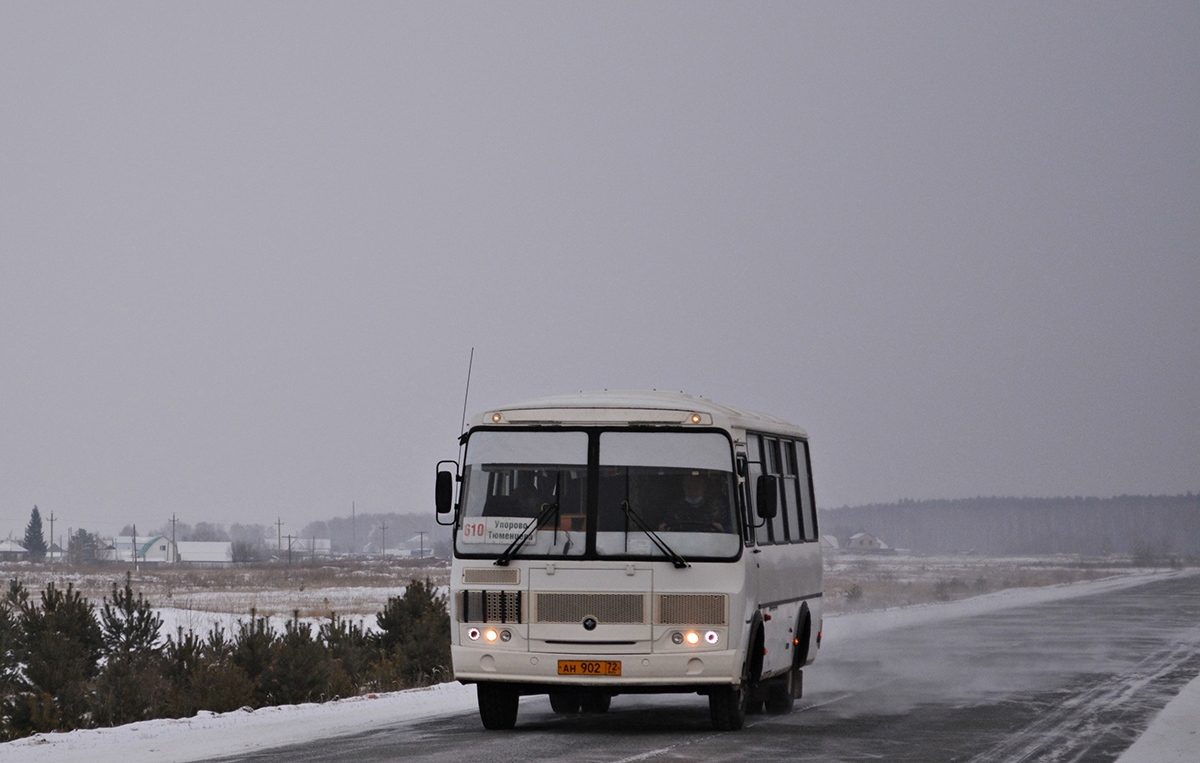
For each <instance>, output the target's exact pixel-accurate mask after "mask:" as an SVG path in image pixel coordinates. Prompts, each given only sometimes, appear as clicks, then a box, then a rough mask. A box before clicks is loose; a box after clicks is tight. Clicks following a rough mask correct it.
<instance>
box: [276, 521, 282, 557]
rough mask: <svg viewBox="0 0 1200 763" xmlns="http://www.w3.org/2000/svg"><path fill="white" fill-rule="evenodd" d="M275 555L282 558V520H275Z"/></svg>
mask: <svg viewBox="0 0 1200 763" xmlns="http://www.w3.org/2000/svg"><path fill="white" fill-rule="evenodd" d="M275 534H276V538H275V554H276V555H277V556H278V557H279V558H283V520H282V519H276V520H275Z"/></svg>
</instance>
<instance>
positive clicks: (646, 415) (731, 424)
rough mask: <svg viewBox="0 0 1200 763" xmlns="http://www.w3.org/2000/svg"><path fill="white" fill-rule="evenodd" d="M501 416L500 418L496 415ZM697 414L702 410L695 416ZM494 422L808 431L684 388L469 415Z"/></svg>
mask: <svg viewBox="0 0 1200 763" xmlns="http://www.w3.org/2000/svg"><path fill="white" fill-rule="evenodd" d="M497 415H498V416H499V420H497V419H496V418H495V416H497ZM693 416H699V417H700V421H695V420H694V419H693ZM492 424H531V425H535V424H652V425H653V424H659V425H671V424H676V425H687V424H696V425H701V426H705V425H707V426H716V427H722V428H726V429H732V428H738V429H752V430H760V431H773V432H781V433H786V434H790V435H794V436H799V437H807V434H806V433H805V431H804V430H803V429H801V428H800V427H798V426H796V425H795V424H791V423H789V422H787V421H784V420H783V419H780V418H777V417H775V416H769V415H767V414H765V413H758V412H757V411H751V410H747V409H745V408H734V407H732V406H728V405H721V404H719V403H714V402H713V401H711V400H709V399H707V398H703V397H699V396H697V395H687V394H684V393H682V392H659V391H657V390H653V391H609V390H605V391H603V392H580V393H577V394H573V395H556V396H553V397H540V398H535V399H533V400H525V401H523V402H519V403H510V404H508V405H502V406H498V407H496V408H491V409H489V410H487V411H484V412H482V413H479V414H476V415H475V416H472V417H471V426H472V427H476V426H489V425H492Z"/></svg>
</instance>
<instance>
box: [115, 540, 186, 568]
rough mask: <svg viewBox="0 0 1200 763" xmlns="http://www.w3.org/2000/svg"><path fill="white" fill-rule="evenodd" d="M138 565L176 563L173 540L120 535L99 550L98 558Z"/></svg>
mask: <svg viewBox="0 0 1200 763" xmlns="http://www.w3.org/2000/svg"><path fill="white" fill-rule="evenodd" d="M135 553H136V561H137V563H138V564H169V563H172V562H174V561H175V550H174V549H173V548H172V547H171V539H170V538H167V537H166V536H163V535H153V536H148V537H147V536H137V537H136V538H135V537H132V536H129V535H118V536H116V537H114V538H111V539H110V540H109V542H107V543H106V544H105V545H104V548H101V549H97V552H96V557H97V558H98V559H101V560H104V561H108V562H133V561H134V560H135V559H134V557H135Z"/></svg>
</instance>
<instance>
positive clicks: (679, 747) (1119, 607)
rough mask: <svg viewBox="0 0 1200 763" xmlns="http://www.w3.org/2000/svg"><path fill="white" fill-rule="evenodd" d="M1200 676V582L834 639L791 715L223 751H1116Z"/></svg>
mask: <svg viewBox="0 0 1200 763" xmlns="http://www.w3.org/2000/svg"><path fill="white" fill-rule="evenodd" d="M1197 674H1200V577H1194V576H1189V577H1180V578H1172V579H1166V580H1157V581H1154V582H1150V583H1147V584H1145V585H1142V586H1138V587H1134V588H1128V589H1124V590H1120V591H1115V592H1108V593H1104V594H1098V595H1092V596H1084V597H1079V598H1074V599H1067V600H1063V601H1056V602H1053V603H1048V604H1038V605H1031V606H1025V607H1019V608H1015V609H1008V610H1005V611H1001V612H993V613H991V614H986V615H978V616H974V617H968V618H963V619H959V620H952V621H948V622H941V623H937V624H931V625H923V626H917V627H910V628H905V629H902V630H896V631H891V632H888V633H883V634H876V635H872V636H864V637H861V638H853V639H848V640H843V641H842V642H841V643H837V642H832V641H831V642H828V643H827V644H826V646H825V647H824V648H823V649H822V650H821V653H820V654H819V656H818V660H817V663H816V664H815V665H813V666H811V667H810V668H808V669H807V670H806V671H805V684H806V685H805V696H804V698H803V699H802V700H800V701H798V702H797V703H796V708H795V710H793V712H792V713H790V714H788V715H786V716H768V715H752V716H749V717H748V718H747V724H746V728H744V729H743V730H742V731H740V732H727V733H718V732H714V731H713V730H712V729H711V727H710V725H709V720H708V704H707V700H706V699H705V698H703V697H698V696H694V695H676V696H636V695H635V696H619V697H616V698H615V699H614V700H613V703H612V709H611V710H610V711H609V712H608V713H607V714H605V715H590V716H556V715H554V714H553V713H552V712H551V710H550V705H549V702H548V701H547V700H546V698H545V697H526V698H524V699H522V701H521V711H520V716H519V718H518V721H517V728H516V729H514V730H512V731H508V732H487V731H485V730H484V729H483V727H482V726H481V725H480V723H479V719H478V717H477V716H476V715H475V714H473V713H472V714H462V715H456V716H450V717H445V718H442V719H438V720H436V721H422V722H419V723H410V724H401V725H396V726H393V727H387V728H378V729H374V730H372V731H368V732H365V733H362V734H359V735H356V736H351V737H342V738H338V739H330V740H325V741H322V742H319V743H315V744H305V745H298V746H295V747H288V748H277V749H273V750H265V751H262V752H259V753H256V754H253V755H250V756H244V757H238V758H229V759H227V760H230V761H234V760H236V761H256V762H263V761H340V760H354V761H384V760H395V759H398V758H404V759H405V760H413V761H463V760H482V761H486V762H487V763H499V762H500V761H518V760H519V761H525V760H531V759H536V760H562V761H571V763H581V762H583V761H635V760H650V759H653V760H742V759H754V760H759V761H765V760H813V761H861V760H887V761H914V762H916V761H920V762H921V763H929V762H930V761H963V762H966V763H1016V762H1017V761H1042V760H1053V761H1060V762H1063V763H1065V762H1066V761H1111V760H1115V759H1116V758H1117V757H1118V756H1119V755H1120V753H1121V752H1122V751H1123V750H1125V749H1126V748H1127V747H1128V746H1129V745H1130V744H1132V743H1133V741H1134V740H1135V739H1136V738H1137V737H1138V736H1139V735H1140V734H1141V732H1142V731H1143V730H1144V729H1145V728H1146V726H1147V725H1148V724H1149V722H1150V720H1151V719H1152V717H1153V716H1154V714H1155V713H1157V712H1158V710H1159V709H1161V708H1162V707H1163V706H1164V705H1165V704H1166V703H1167V702H1168V701H1169V700H1170V699H1171V697H1173V696H1174V695H1175V694H1177V693H1178V692H1179V690H1180V689H1181V688H1182V686H1183V685H1184V684H1186V683H1187V682H1188V681H1190V680H1191V679H1192V678H1194V677H1196V676H1197Z"/></svg>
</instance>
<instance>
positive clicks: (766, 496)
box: [754, 474, 779, 519]
mask: <svg viewBox="0 0 1200 763" xmlns="http://www.w3.org/2000/svg"><path fill="white" fill-rule="evenodd" d="M754 490H755V493H756V494H757V497H758V500H757V501H756V502H755V503H756V505H757V506H758V516H759V517H761V518H762V519H774V518H775V514H776V513H778V511H779V483H778V481H777V480H776V478H775V477H772V476H770V475H767V474H763V475H761V476H760V477H759V478H758V482H757V483H756V484H755V488H754Z"/></svg>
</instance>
